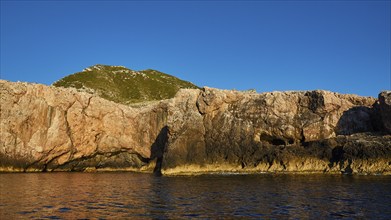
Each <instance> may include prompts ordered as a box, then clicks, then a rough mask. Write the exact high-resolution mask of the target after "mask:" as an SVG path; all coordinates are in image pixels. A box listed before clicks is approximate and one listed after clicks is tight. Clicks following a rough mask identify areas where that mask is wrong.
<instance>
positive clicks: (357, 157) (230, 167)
mask: <svg viewBox="0 0 391 220" xmlns="http://www.w3.org/2000/svg"><path fill="white" fill-rule="evenodd" d="M182 93H185V91H181V92H180V93H178V95H177V98H178V97H181V98H180V99H178V100H181V102H178V101H177V103H176V105H175V106H176V108H177V109H180V110H182V111H183V113H182V116H176V117H175V120H173V121H171V120H168V127H169V134H170V135H169V139H168V141H169V143H168V148H167V149H168V150H167V153H166V157H167V158H168V159H167V160H166V161H165V162H166V163H165V166H164V167H165V168H166V172H180V171H183V172H193V171H194V170H198V171H200V172H202V171H234V172H254V171H255V172H271V171H273V172H274V171H287V172H292V171H293V172H296V171H298V172H302V171H305V172H347V173H352V172H353V173H389V172H391V166H390V165H391V136H390V135H381V136H374V135H371V134H370V133H368V132H374V131H376V130H377V129H378V127H379V125H377V124H376V120H375V119H374V118H376V116H377V115H378V114H379V112H378V111H377V110H376V109H374V108H373V107H372V106H373V105H374V104H375V102H376V100H375V99H374V98H365V97H359V96H355V95H341V94H336V93H332V92H327V91H310V92H273V93H263V94H255V93H243V92H236V91H224V90H217V89H211V88H204V90H203V91H200V92H199V94H198V98H197V100H195V97H194V96H191V98H189V99H184V98H183V97H184V94H182ZM186 94H188V93H186ZM184 100H187V101H184ZM380 106H383V105H382V104H381V105H380ZM178 107H179V108H178ZM381 109H382V108H381ZM190 112H193V113H190ZM197 113H198V114H197ZM178 114H179V113H178ZM386 115H387V114H386ZM190 116H191V117H190ZM196 118H200V119H198V120H196V121H194V120H195V119H196ZM200 120H202V123H200ZM386 121H387V120H386ZM178 122H180V123H178ZM383 122H384V117H383ZM184 131H185V132H184ZM189 131H191V132H189ZM364 132H366V133H364ZM352 134H354V135H352ZM366 164H371V165H368V166H367V165H366Z"/></svg>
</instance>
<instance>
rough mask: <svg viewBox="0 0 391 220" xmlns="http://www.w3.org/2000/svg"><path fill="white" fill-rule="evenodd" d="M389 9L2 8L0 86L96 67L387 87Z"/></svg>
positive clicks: (105, 4) (299, 84)
mask: <svg viewBox="0 0 391 220" xmlns="http://www.w3.org/2000/svg"><path fill="white" fill-rule="evenodd" d="M390 11H391V6H390V1H376V0H372V1H185V2H184V1H164V2H162V1H4V0H2V1H1V78H2V79H6V80H10V81H27V82H37V83H43V84H48V85H49V84H51V83H53V82H54V81H56V80H58V79H60V78H62V77H64V76H66V75H69V74H71V73H74V72H78V71H81V70H82V69H83V68H85V67H88V66H91V65H94V64H108V65H123V66H126V67H128V68H130V69H134V70H142V69H148V68H151V69H156V70H160V71H162V72H166V73H168V74H171V75H174V76H177V77H180V78H182V79H185V80H189V81H191V82H193V83H195V84H197V85H198V86H210V87H216V88H221V89H237V90H246V89H256V90H257V91H258V92H265V91H275V90H313V89H325V90H331V91H335V92H340V93H354V94H358V95H364V96H377V94H378V93H379V91H381V90H386V89H387V90H390V89H391V76H390V75H391V71H390V66H391V64H390V60H391V58H390V53H391V52H390V41H391V37H390Z"/></svg>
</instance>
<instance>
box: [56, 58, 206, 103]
mask: <svg viewBox="0 0 391 220" xmlns="http://www.w3.org/2000/svg"><path fill="white" fill-rule="evenodd" d="M53 86H56V87H65V88H68V87H72V88H76V89H78V90H79V91H83V92H88V93H91V94H96V95H98V96H100V97H102V98H105V99H108V100H110V101H114V102H117V103H122V104H131V103H137V102H145V101H154V100H163V99H169V98H172V97H174V96H175V94H176V93H177V92H178V90H179V89H181V88H191V89H195V88H198V87H197V86H196V85H194V84H192V83H191V82H188V81H184V80H181V79H179V78H177V77H174V76H171V75H168V74H166V73H162V72H159V71H157V70H152V69H147V70H141V71H134V70H131V69H128V68H126V67H124V66H109V65H101V64H98V65H94V66H91V67H88V68H86V69H84V70H83V71H81V72H77V73H74V74H72V75H69V76H66V77H64V78H62V79H60V80H58V81H57V82H55V83H53Z"/></svg>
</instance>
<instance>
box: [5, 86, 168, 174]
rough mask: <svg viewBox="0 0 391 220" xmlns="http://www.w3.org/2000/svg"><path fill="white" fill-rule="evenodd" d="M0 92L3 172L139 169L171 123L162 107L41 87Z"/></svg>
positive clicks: (164, 107) (162, 105)
mask: <svg viewBox="0 0 391 220" xmlns="http://www.w3.org/2000/svg"><path fill="white" fill-rule="evenodd" d="M0 89H1V145H0V146H1V148H0V157H1V164H0V166H1V167H2V169H3V170H5V169H8V168H9V169H11V170H13V169H20V170H31V171H34V170H38V171H40V170H43V171H45V170H48V171H50V170H84V169H85V168H112V169H119V168H140V167H141V166H143V165H144V164H145V163H146V162H147V161H148V160H149V158H150V157H151V146H152V145H153V143H154V142H155V141H156V137H157V136H158V134H159V132H160V130H161V129H162V128H163V127H164V126H165V125H166V121H167V110H166V109H167V107H166V106H165V105H164V103H161V104H157V105H152V106H147V107H144V108H140V109H134V108H130V107H128V106H125V105H120V104H116V103H113V102H110V101H107V100H104V99H102V98H99V97H96V96H92V95H90V94H87V93H79V92H76V91H75V90H71V89H61V88H55V87H48V86H44V85H38V84H26V83H10V82H6V81H0Z"/></svg>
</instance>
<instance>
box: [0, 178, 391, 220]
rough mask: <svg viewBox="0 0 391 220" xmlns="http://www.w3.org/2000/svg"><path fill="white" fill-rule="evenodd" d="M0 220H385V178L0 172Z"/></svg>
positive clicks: (388, 200) (389, 193) (390, 200)
mask: <svg viewBox="0 0 391 220" xmlns="http://www.w3.org/2000/svg"><path fill="white" fill-rule="evenodd" d="M0 190H1V191H0V193H1V197H0V219H20V218H23V219H26V218H49V219H63V218H65V219H96V218H102V219H105V218H111V219H113V218H116V219H118V218H119V219H124V218H125V219H126V218H134V219H139V218H159V219H177V218H213V219H214V218H232V217H244V218H300V219H302V218H306V219H313V218H332V219H335V218H344V217H348V218H370V219H374V218H381V219H390V218H391V209H390V208H389V207H390V204H391V176H339V175H335V176H332V175H266V174H263V175H203V176H193V177H155V176H153V175H149V174H135V173H29V174H0Z"/></svg>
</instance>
